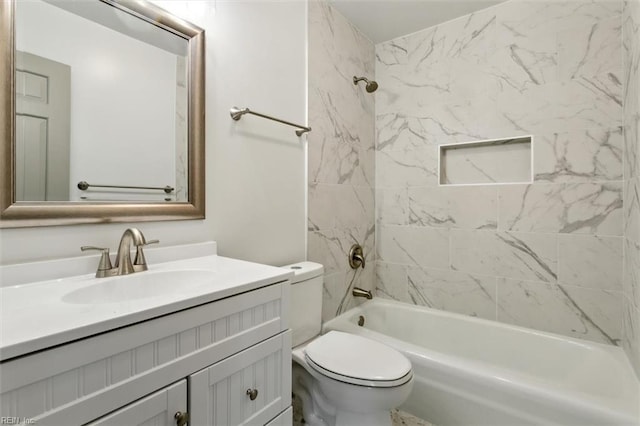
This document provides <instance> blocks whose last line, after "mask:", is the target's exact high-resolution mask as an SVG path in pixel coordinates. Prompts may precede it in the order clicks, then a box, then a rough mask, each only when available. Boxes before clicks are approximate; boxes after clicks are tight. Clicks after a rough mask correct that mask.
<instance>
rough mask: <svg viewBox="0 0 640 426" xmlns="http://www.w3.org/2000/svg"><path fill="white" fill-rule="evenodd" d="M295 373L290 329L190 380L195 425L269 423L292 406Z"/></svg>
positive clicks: (233, 425) (197, 374)
mask: <svg viewBox="0 0 640 426" xmlns="http://www.w3.org/2000/svg"><path fill="white" fill-rule="evenodd" d="M290 370H291V336H290V332H289V331H287V332H285V333H282V334H280V335H278V336H275V337H273V338H271V339H268V340H265V341H264V342H262V343H259V344H257V345H255V346H252V347H251V348H249V349H246V350H244V351H242V352H240V353H238V354H236V355H234V356H231V357H229V358H227V359H225V360H223V361H221V362H218V363H216V364H214V365H212V366H211V367H209V368H206V369H204V370H201V371H199V372H197V373H195V374H193V375H191V376H189V386H190V404H191V406H190V415H191V425H192V426H205V425H214V426H236V425H260V426H262V425H264V424H266V423H268V422H269V421H270V420H271V419H273V418H274V417H276V416H277V415H278V414H279V413H280V412H282V411H283V410H284V409H286V408H287V407H288V406H289V405H290V403H291V380H290V377H291V376H290ZM248 390H257V394H256V395H254V399H253V400H252V399H251V398H250V396H249V395H248V394H247V391H248Z"/></svg>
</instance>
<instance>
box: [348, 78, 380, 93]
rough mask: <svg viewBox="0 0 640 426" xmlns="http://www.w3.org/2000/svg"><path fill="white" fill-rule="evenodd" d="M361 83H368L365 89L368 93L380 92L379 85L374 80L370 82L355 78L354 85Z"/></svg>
mask: <svg viewBox="0 0 640 426" xmlns="http://www.w3.org/2000/svg"><path fill="white" fill-rule="evenodd" d="M359 81H364V82H365V83H367V85H366V87H365V89H366V90H367V92H368V93H373V92H375V91H376V90H378V83H376V82H375V81H373V80H371V81H369V80H368V79H366V78H365V77H356V76H353V84H358V82H359Z"/></svg>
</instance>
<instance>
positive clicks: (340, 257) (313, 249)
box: [307, 0, 375, 321]
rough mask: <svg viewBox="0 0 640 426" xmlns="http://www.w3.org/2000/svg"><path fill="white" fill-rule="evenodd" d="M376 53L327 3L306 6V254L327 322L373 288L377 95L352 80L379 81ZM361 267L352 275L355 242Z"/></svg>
mask: <svg viewBox="0 0 640 426" xmlns="http://www.w3.org/2000/svg"><path fill="white" fill-rule="evenodd" d="M374 71H375V50H374V45H373V43H372V42H371V41H370V40H368V39H367V38H366V37H364V36H363V35H362V34H361V33H360V32H359V31H358V30H357V29H356V28H355V27H354V26H353V25H352V24H351V23H350V22H349V21H347V19H346V18H344V17H343V16H342V15H341V14H340V13H339V12H337V11H336V10H335V9H334V8H333V7H332V6H330V5H329V4H328V3H327V2H326V1H313V0H312V1H310V2H309V123H310V125H311V126H312V128H313V131H312V132H311V133H309V139H308V140H309V144H308V146H309V160H308V167H309V170H308V173H309V191H308V245H307V247H308V255H307V258H308V259H309V260H311V261H314V262H319V263H322V264H323V265H324V267H325V286H324V298H323V320H325V321H326V320H329V319H331V318H333V317H334V316H336V315H337V314H339V313H341V312H343V311H345V310H347V309H349V308H350V307H352V306H353V304H354V300H353V297H352V296H351V288H352V287H354V286H358V287H362V288H365V289H369V290H374V270H375V250H374V246H375V241H374V238H375V218H374V214H375V213H374V212H375V210H374V189H373V188H374V178H375V176H374V161H375V124H374V117H375V116H374V99H375V98H374V95H372V94H369V93H367V92H366V91H365V90H364V85H363V84H360V85H358V86H355V85H354V84H353V77H354V76H365V77H368V78H370V79H373V78H374ZM355 243H359V244H360V245H362V247H363V249H364V255H365V260H366V265H365V268H364V269H358V270H357V271H354V270H352V269H351V268H350V267H349V263H348V259H347V255H348V253H349V249H350V248H351V245H352V244H355Z"/></svg>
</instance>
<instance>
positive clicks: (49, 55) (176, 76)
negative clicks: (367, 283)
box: [15, 0, 188, 201]
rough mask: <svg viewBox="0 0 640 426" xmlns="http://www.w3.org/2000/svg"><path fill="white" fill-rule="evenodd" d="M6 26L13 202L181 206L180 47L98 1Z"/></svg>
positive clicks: (20, 15) (33, 1)
mask: <svg viewBox="0 0 640 426" xmlns="http://www.w3.org/2000/svg"><path fill="white" fill-rule="evenodd" d="M15 22H16V50H17V52H16V189H15V190H16V201H67V200H69V201H79V200H89V201H105V200H119V201H122V200H144V201H187V188H186V185H187V177H186V171H187V168H186V161H187V125H186V121H185V120H186V117H187V110H186V108H187V52H188V49H187V47H188V43H187V41H186V40H185V39H184V38H182V37H179V36H177V35H175V34H172V33H170V32H168V31H166V30H164V29H161V28H159V27H156V26H152V25H149V24H148V23H147V22H145V21H143V20H140V19H139V18H137V17H134V16H132V15H130V14H129V13H126V12H124V11H122V10H119V9H117V8H114V7H112V6H110V5H108V4H106V3H102V2H99V1H82V2H78V1H75V0H74V1H69V0H46V1H43V0H30V1H27V2H24V1H23V2H20V1H19V2H17V3H16V21H15ZM79 182H88V183H89V185H91V186H89V187H88V188H87V189H84V190H83V189H80V188H79V187H78V183H79ZM95 185H104V186H107V187H106V188H103V187H101V186H97V187H96V186H95ZM131 186H134V187H146V188H156V187H157V188H158V189H157V190H155V189H141V188H124V187H131ZM81 187H84V188H86V186H81ZM164 187H169V188H174V189H173V190H172V191H164V190H163V188H164Z"/></svg>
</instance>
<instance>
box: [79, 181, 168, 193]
mask: <svg viewBox="0 0 640 426" xmlns="http://www.w3.org/2000/svg"><path fill="white" fill-rule="evenodd" d="M91 186H93V187H95V188H126V189H153V190H156V189H157V190H159V191H164V192H165V193H167V194H171V193H172V192H173V190H174V189H175V188H173V187H171V186H169V185H167V186H165V187H159V186H126V185H94V184H89V183H87V182H86V181H84V180H83V181H80V182H78V189H81V190H82V191H86V190H87V189H89V187H91Z"/></svg>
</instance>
